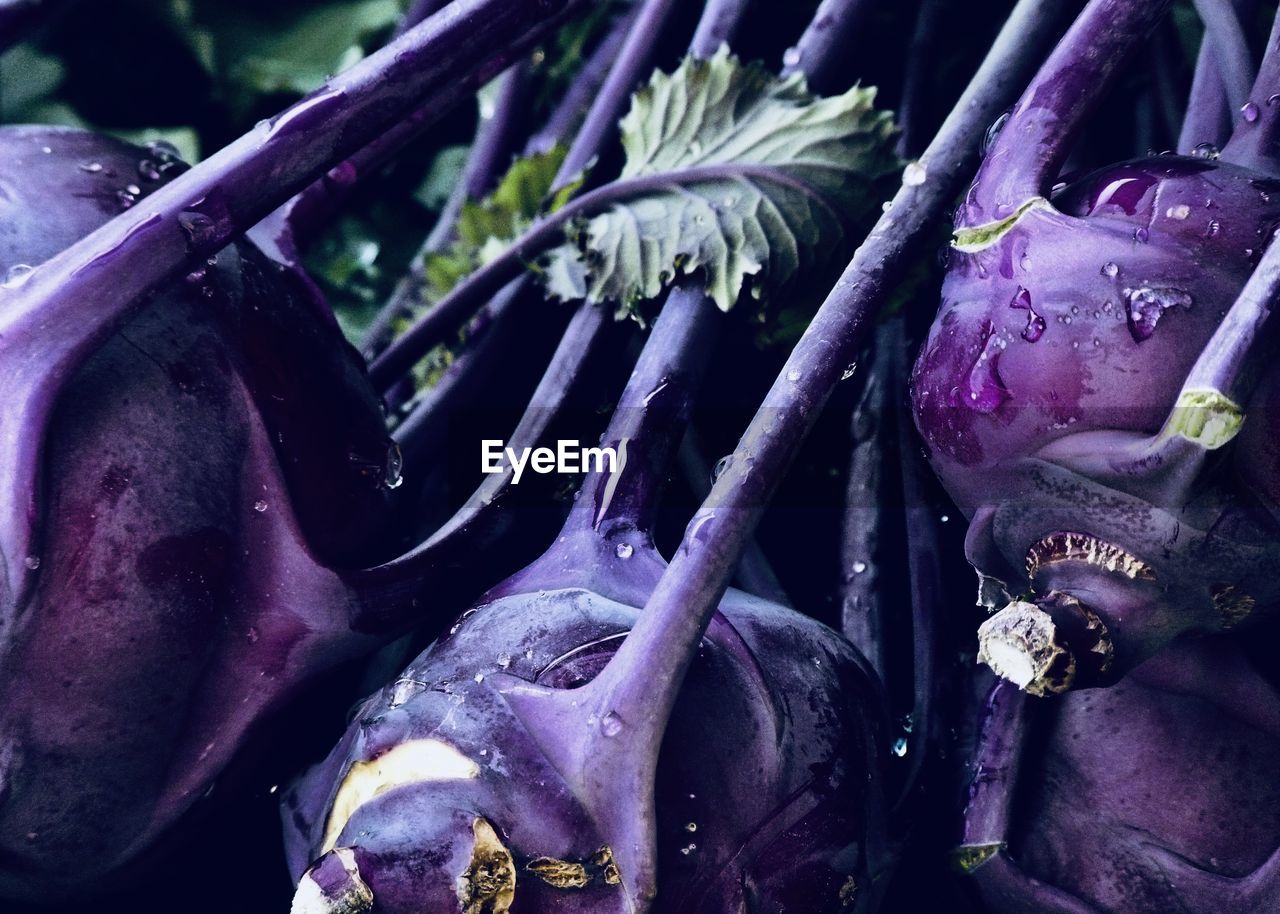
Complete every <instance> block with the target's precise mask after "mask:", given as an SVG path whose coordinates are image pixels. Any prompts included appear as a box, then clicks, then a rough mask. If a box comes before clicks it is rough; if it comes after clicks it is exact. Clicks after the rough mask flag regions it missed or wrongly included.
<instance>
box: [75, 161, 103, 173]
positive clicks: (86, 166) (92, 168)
mask: <svg viewBox="0 0 1280 914" xmlns="http://www.w3.org/2000/svg"><path fill="white" fill-rule="evenodd" d="M80 170H81V171H87V172H88V173H89V174H91V175H96V174H101V173H102V163H101V162H81V163H80Z"/></svg>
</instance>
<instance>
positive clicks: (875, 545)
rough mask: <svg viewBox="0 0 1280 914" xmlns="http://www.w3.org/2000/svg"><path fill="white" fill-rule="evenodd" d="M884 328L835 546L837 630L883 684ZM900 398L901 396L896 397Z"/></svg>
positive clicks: (856, 421) (866, 382)
mask: <svg viewBox="0 0 1280 914" xmlns="http://www.w3.org/2000/svg"><path fill="white" fill-rule="evenodd" d="M890 345H891V340H890V333H889V331H888V329H887V325H884V326H882V327H881V328H880V330H878V331H877V332H876V339H875V343H874V345H873V347H872V351H871V362H870V366H869V367H868V368H867V369H865V370H864V372H863V387H862V392H861V395H860V396H859V398H858V402H857V404H856V405H855V406H854V408H853V416H852V420H851V422H850V429H849V431H850V437H851V438H852V439H853V447H852V450H851V452H850V456H849V479H848V483H847V485H846V487H845V503H844V530H843V534H842V539H841V545H840V555H841V562H842V566H843V567H842V568H841V588H840V602H841V611H840V630H841V632H842V633H843V634H844V636H845V637H846V638H847V639H849V642H850V643H851V644H852V645H853V646H854V647H856V648H857V649H858V651H859V652H860V653H861V654H862V656H863V657H865V658H866V660H867V663H868V664H870V666H871V668H872V669H874V670H875V671H876V673H877V675H879V677H880V681H881V682H886V681H887V680H886V674H887V672H888V670H887V669H886V666H885V664H886V656H885V627H886V626H885V623H886V614H887V613H888V612H889V611H890V610H889V608H888V604H889V603H890V602H893V603H894V604H895V605H896V604H897V602H898V601H897V600H892V601H890V600H889V599H887V598H886V597H887V595H886V593H885V586H886V581H885V579H884V577H883V576H882V575H881V568H880V564H881V557H882V555H883V551H882V550H883V549H884V545H885V544H884V542H883V537H884V536H885V534H886V533H887V529H886V528H887V525H888V523H889V510H888V508H889V507H890V506H891V505H892V504H893V502H894V499H893V497H892V496H888V495H886V492H887V490H888V489H889V488H890V484H891V483H892V481H893V478H892V474H891V473H887V472H886V470H887V469H888V468H889V448H890V445H891V440H890V439H891V437H892V436H891V435H890V431H891V430H892V428H893V414H892V412H891V411H890V403H891V397H892V396H893V372H892V368H893V366H892V358H891V353H890ZM899 394H901V391H899Z"/></svg>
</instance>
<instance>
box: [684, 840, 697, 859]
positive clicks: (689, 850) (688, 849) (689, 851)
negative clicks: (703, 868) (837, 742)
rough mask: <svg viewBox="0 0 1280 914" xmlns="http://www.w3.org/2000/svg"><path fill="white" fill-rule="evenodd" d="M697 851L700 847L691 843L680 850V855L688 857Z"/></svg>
mask: <svg viewBox="0 0 1280 914" xmlns="http://www.w3.org/2000/svg"><path fill="white" fill-rule="evenodd" d="M697 849H698V845H696V844H694V843H693V842H692V841H690V842H689V844H688V845H687V846H685V847H682V848H680V853H682V854H684V855H685V856H686V857H687V856H689V855H690V854H692V853H693V852H694V851H696V850H697Z"/></svg>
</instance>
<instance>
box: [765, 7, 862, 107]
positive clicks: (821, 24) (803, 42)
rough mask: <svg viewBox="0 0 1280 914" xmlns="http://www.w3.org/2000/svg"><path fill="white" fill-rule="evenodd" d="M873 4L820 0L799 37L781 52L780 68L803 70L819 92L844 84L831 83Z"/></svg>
mask: <svg viewBox="0 0 1280 914" xmlns="http://www.w3.org/2000/svg"><path fill="white" fill-rule="evenodd" d="M875 7H876V2H875V0H822V3H820V4H819V5H818V11H817V13H815V14H814V17H813V19H812V20H811V21H810V22H809V25H808V27H807V28H806V29H805V30H804V32H803V33H802V34H801V35H800V40H799V41H797V42H796V43H795V45H794V46H793V47H792V48H790V49H789V50H788V51H787V52H786V54H785V55H783V60H782V63H783V71H782V72H783V73H784V74H791V73H804V75H805V79H806V80H807V81H808V83H809V88H810V89H811V90H812V91H813V92H814V93H816V94H818V95H831V94H832V93H834V92H837V91H839V90H840V89H841V88H845V87H841V86H836V85H833V81H834V78H835V74H836V71H837V70H838V69H839V68H840V66H841V64H843V63H845V61H846V59H847V57H846V52H847V51H848V48H849V46H850V43H851V42H852V41H853V36H854V35H855V34H857V31H858V29H859V27H860V26H861V25H862V22H863V20H864V19H865V18H866V17H867V16H868V15H869V14H870V13H871V11H872V10H873V9H874V8H875Z"/></svg>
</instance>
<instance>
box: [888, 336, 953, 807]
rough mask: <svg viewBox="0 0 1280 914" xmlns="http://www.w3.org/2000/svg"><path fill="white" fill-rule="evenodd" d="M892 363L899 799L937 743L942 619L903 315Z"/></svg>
mask: <svg viewBox="0 0 1280 914" xmlns="http://www.w3.org/2000/svg"><path fill="white" fill-rule="evenodd" d="M886 336H887V337H888V341H889V344H890V346H891V347H892V348H891V350H890V358H891V359H892V365H893V386H892V388H891V390H893V391H895V404H894V405H895V407H896V412H897V423H896V424H897V427H898V435H897V437H898V454H899V456H900V459H901V461H902V463H901V466H902V504H903V510H904V512H905V527H906V535H907V574H908V577H909V585H908V587H909V590H910V594H911V643H912V647H913V655H912V685H913V690H912V692H913V702H912V713H911V731H910V733H909V735H908V737H907V775H906V777H905V778H904V779H903V784H902V793H901V795H900V799H899V802H898V805H899V806H901V804H902V803H903V802H904V801H905V800H906V798H907V795H908V793H909V792H910V791H911V790H912V788H913V787H914V786H915V785H916V782H917V781H918V780H919V778H920V773H921V770H922V769H923V767H924V764H925V761H926V760H927V758H928V755H929V753H930V752H931V751H932V750H933V748H934V747H935V746H936V745H937V737H938V733H937V730H938V720H937V714H936V713H935V712H936V709H937V704H938V686H937V671H938V663H939V654H940V647H941V633H940V625H941V622H942V616H943V612H944V598H943V590H942V588H943V583H942V569H941V567H940V566H939V564H938V561H939V559H938V557H939V555H941V549H940V548H939V538H938V518H937V515H936V514H935V513H934V510H933V505H931V504H930V503H929V500H928V498H927V497H926V494H925V491H926V489H925V487H926V480H928V479H929V478H930V477H931V476H932V473H931V471H930V469H929V466H928V464H927V463H926V461H925V459H924V455H923V453H922V452H921V448H922V445H921V442H920V437H919V435H918V433H917V432H916V427H915V423H914V422H912V419H911V408H910V406H909V405H908V402H907V397H906V396H905V391H906V390H907V387H908V381H909V375H910V369H909V367H908V364H907V339H906V328H905V326H904V321H903V319H902V317H901V316H898V317H894V318H893V319H892V320H891V321H889V329H888V331H887V333H886Z"/></svg>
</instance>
